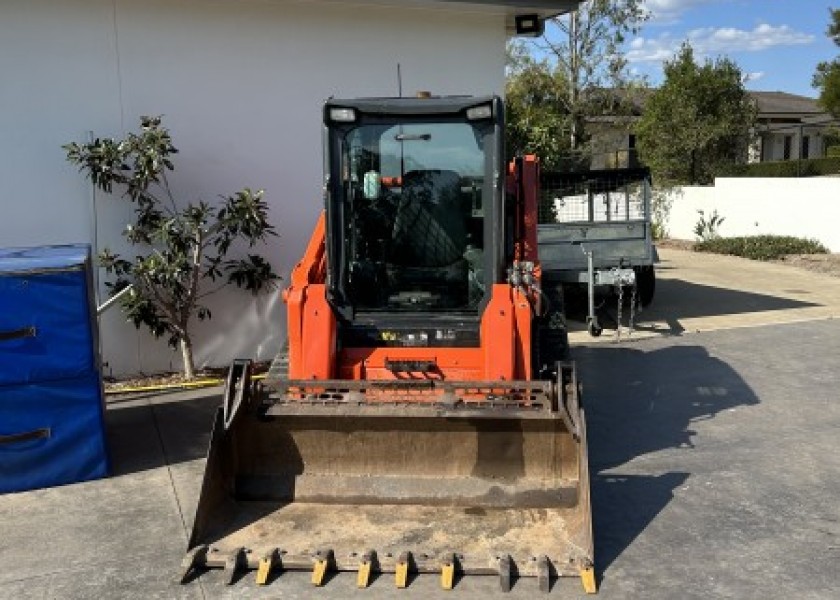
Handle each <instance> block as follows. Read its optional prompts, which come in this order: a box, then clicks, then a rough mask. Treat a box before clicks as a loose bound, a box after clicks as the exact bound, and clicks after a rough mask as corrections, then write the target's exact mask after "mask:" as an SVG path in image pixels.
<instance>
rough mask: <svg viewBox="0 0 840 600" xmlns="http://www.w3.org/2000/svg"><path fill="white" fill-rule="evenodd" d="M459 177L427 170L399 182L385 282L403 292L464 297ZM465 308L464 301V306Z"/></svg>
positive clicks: (463, 232)
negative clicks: (411, 290)
mask: <svg viewBox="0 0 840 600" xmlns="http://www.w3.org/2000/svg"><path fill="white" fill-rule="evenodd" d="M464 202H465V201H464V198H463V195H462V194H461V176H460V175H459V174H458V173H456V172H455V171H448V170H443V169H427V170H413V171H408V172H407V173H406V174H405V175H404V176H403V181H402V194H401V196H400V199H399V202H398V203H397V208H396V213H395V216H394V228H393V233H392V236H391V247H390V252H389V254H390V255H389V256H388V258H387V261H388V266H389V269H388V272H389V279H391V280H392V281H393V282H394V283H396V284H397V286H398V287H399V288H401V289H405V288H406V287H409V288H415V289H416V288H420V289H426V288H429V287H440V288H444V289H447V295H450V296H453V299H454V297H458V298H459V299H458V300H456V304H457V303H461V302H462V300H461V299H460V296H461V295H465V294H466V283H467V271H468V264H467V261H466V260H464V256H463V255H464V252H465V250H466V247H467V224H466V216H467V212H468V210H467V207H465V204H464ZM463 301H464V302H465V300H463Z"/></svg>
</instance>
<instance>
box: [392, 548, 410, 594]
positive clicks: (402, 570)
mask: <svg viewBox="0 0 840 600" xmlns="http://www.w3.org/2000/svg"><path fill="white" fill-rule="evenodd" d="M410 561H411V552H403V553H402V554H400V556H399V558H398V559H397V568H396V570H395V572H394V580H395V583H396V585H397V587H398V588H400V589H402V588H406V587H408V564H409V562H410Z"/></svg>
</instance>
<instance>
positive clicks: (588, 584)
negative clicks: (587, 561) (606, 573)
mask: <svg viewBox="0 0 840 600" xmlns="http://www.w3.org/2000/svg"><path fill="white" fill-rule="evenodd" d="M580 582H581V583H582V584H583V590H584V591H585V592H586V593H587V594H597V593H598V584H597V582H596V581H595V568H594V567H592V566H589V567H584V568H582V569H581V570H580Z"/></svg>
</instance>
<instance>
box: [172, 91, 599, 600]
mask: <svg viewBox="0 0 840 600" xmlns="http://www.w3.org/2000/svg"><path fill="white" fill-rule="evenodd" d="M503 117H504V107H503V104H502V101H501V100H500V99H499V98H497V97H483V98H476V97H431V98H385V99H360V100H335V99H333V100H329V101H328V102H327V103H326V104H325V107H324V126H325V145H326V148H325V171H326V173H325V186H324V194H325V210H324V213H323V214H322V215H321V217H320V219H319V221H318V224H317V226H316V228H315V232H314V234H313V235H312V239H311V241H310V242H309V246H308V248H307V249H306V253H305V254H304V256H303V259H302V260H301V261H300V262H299V263H298V264H297V266H296V267H295V268H294V271H293V272H292V277H291V285H290V287H289V288H288V289H287V290H285V292H284V299H285V301H286V303H287V306H288V338H289V347H288V365H287V367H286V368H287V372H283V371H284V370H285V369H284V365H283V364H281V363H280V362H279V361H275V364H274V365H273V366H272V369H271V370H270V371H269V374H268V376H267V377H266V378H265V380H264V381H255V380H254V379H252V377H251V365H250V362H249V361H236V362H235V363H234V365H233V366H232V368H231V370H230V374H229V376H228V381H227V386H226V388H225V392H224V398H223V405H222V407H221V408H220V409H219V411H218V414H217V415H216V419H215V424H214V426H213V432H212V439H211V442H210V449H209V453H208V456H207V467H206V472H205V475H204V481H203V485H202V489H201V496H200V499H199V503H198V508H197V511H196V516H195V524H194V528H193V531H192V536H191V539H190V542H189V550H188V553H187V556H186V558H185V560H184V565H183V567H184V573H183V576H184V580H185V581H187V580H190V579H192V578H193V577H194V576H195V575H196V574H198V573H200V572H201V570H203V569H204V568H208V567H222V568H224V569H226V570H227V572H228V576H229V578H230V581H234V580H235V579H236V578H237V573H240V572H241V571H244V570H246V569H256V571H257V574H256V577H257V582H258V583H260V584H264V583H266V582H268V581H269V579H270V575H271V574H272V572H273V573H275V574H276V573H279V572H281V571H283V570H291V569H298V570H302V569H305V570H310V571H311V573H312V583H313V584H315V585H321V584H322V583H324V582H325V575H326V573H327V572H328V571H332V570H339V571H354V572H356V573H357V574H358V575H357V583H358V585H359V586H360V587H366V586H367V585H368V584H369V582H370V581H371V574H372V573H376V572H378V573H391V574H393V577H394V578H395V584H396V586H397V587H406V586H407V585H408V583H409V581H410V578H411V577H412V576H413V575H412V574H414V573H421V574H422V573H434V574H437V576H439V577H440V578H441V585H442V586H443V587H444V588H446V589H451V588H452V587H453V585H455V583H456V582H457V579H458V577H460V576H464V575H495V576H497V577H499V580H500V585H501V588H502V589H503V590H505V591H507V590H509V589H510V586H511V581H512V579H515V578H516V577H536V578H538V582H539V587H540V589H543V590H545V591H548V590H549V588H550V580H551V578H552V577H555V576H565V575H569V576H576V577H580V578H581V581H582V583H583V587H584V589H585V590H586V591H587V592H594V591H595V576H594V572H593V544H592V524H591V510H590V501H589V475H588V467H587V446H586V423H585V420H584V412H583V408H582V407H581V404H580V397H579V389H578V383H577V379H576V376H575V368H574V365H573V364H572V363H570V362H568V361H567V358H568V341H567V336H566V331H565V320H564V317H563V314H562V311H563V305H562V291H561V289H562V288H560V287H559V284H552V283H551V278H550V274H545V273H542V272H541V269H540V263H539V257H538V248H537V201H538V191H539V165H538V162H537V160H536V159H535V158H534V157H530V156H529V157H524V158H519V159H516V160H514V161H513V162H512V163H511V164H510V165H508V166H506V165H505V162H504V149H503ZM240 574H241V573H240Z"/></svg>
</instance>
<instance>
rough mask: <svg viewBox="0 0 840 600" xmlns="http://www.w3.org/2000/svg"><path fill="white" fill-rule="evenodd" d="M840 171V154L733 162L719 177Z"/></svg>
mask: <svg viewBox="0 0 840 600" xmlns="http://www.w3.org/2000/svg"><path fill="white" fill-rule="evenodd" d="M838 173H840V156H833V157H827V158H809V159H803V160H796V159H793V160H780V161H774V162H762V163H752V164H748V165H744V164H731V165H728V166H727V167H726V168H724V169H721V170H720V171H719V172H718V173H717V175H716V176H717V177H818V176H820V175H836V174H838Z"/></svg>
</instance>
